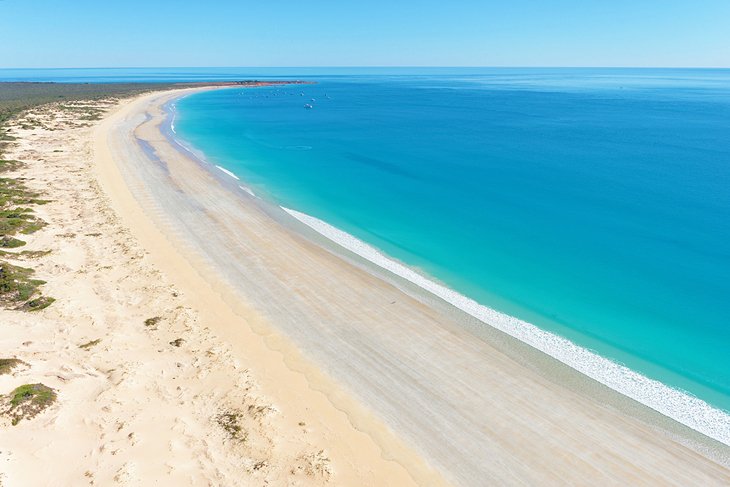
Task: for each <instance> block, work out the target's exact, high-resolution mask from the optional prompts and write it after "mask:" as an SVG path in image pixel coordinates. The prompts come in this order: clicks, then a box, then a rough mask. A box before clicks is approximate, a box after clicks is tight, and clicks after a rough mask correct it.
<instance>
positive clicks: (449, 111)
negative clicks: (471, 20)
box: [0, 68, 730, 410]
mask: <svg viewBox="0 0 730 487" xmlns="http://www.w3.org/2000/svg"><path fill="white" fill-rule="evenodd" d="M19 73H20V74H19ZM240 78H258V79H267V78H278V79H281V78H290V79H291V78H297V79H305V80H310V81H315V82H316V83H317V84H313V85H290V86H279V87H267V88H256V89H228V90H219V91H211V92H205V93H200V94H196V95H193V96H189V97H187V98H184V99H182V100H180V101H178V102H177V104H176V120H175V128H176V131H177V134H178V135H179V136H180V137H181V138H183V139H184V140H186V141H187V142H188V143H190V144H192V145H193V146H194V147H195V148H196V149H198V150H200V151H202V152H203V153H204V154H205V157H206V159H208V160H209V161H210V162H212V163H214V164H217V165H220V166H222V167H224V168H226V169H228V170H230V171H232V172H234V173H235V174H237V175H238V176H239V177H240V178H241V179H242V180H243V181H244V182H245V184H246V185H247V186H249V187H251V188H252V189H253V190H254V191H255V192H256V193H257V194H258V195H262V196H263V197H266V198H269V199H271V200H272V201H274V202H276V203H277V204H280V205H282V206H285V207H287V208H293V209H295V210H298V211H301V212H303V213H307V214H309V215H312V216H314V217H317V218H319V219H322V220H324V221H326V222H329V223H330V224H332V225H334V226H336V227H338V228H340V229H342V230H344V231H346V232H348V233H350V234H353V235H355V236H356V237H358V238H360V239H362V240H364V241H366V242H368V243H370V244H371V245H373V246H375V247H377V248H379V249H381V250H382V251H384V252H385V253H387V254H389V255H391V256H393V257H395V258H396V259H398V260H400V261H402V262H404V263H406V264H408V265H409V266H412V267H414V268H418V269H419V270H420V271H421V272H423V273H425V274H427V275H429V276H433V277H435V278H436V279H438V280H440V281H441V282H443V283H445V284H446V285H448V286H449V287H451V288H453V289H455V290H457V291H459V292H461V293H463V294H465V295H467V296H469V297H471V298H473V299H475V300H476V301H478V302H480V303H482V304H484V305H486V306H489V307H491V308H494V309H497V310H499V311H502V312H504V313H507V314H509V315H512V316H515V317H518V318H521V319H523V320H525V321H528V322H530V323H533V324H535V325H537V326H539V327H541V328H543V329H545V330H548V331H551V332H554V333H555V334H558V335H560V336H563V337H565V338H568V339H570V340H572V341H574V342H575V343H577V344H579V345H582V346H584V347H586V348H588V349H591V350H594V351H596V352H598V353H599V354H601V355H603V356H605V357H608V358H611V359H614V360H615V361H617V362H620V363H623V364H625V365H627V366H629V367H630V368H632V369H634V370H637V371H639V372H641V373H643V374H644V375H647V376H648V377H651V378H655V379H658V380H661V381H663V382H664V383H666V384H669V385H671V386H674V387H677V388H680V389H683V390H686V391H689V392H690V393H692V394H694V395H696V396H698V397H700V398H702V399H704V400H706V401H707V402H709V403H711V404H713V405H715V406H718V407H720V408H723V409H726V410H730V70H674V69H483V68H480V69H468V68H464V69H441V70H439V69H428V70H426V69H380V70H373V69H319V70H316V69H310V70H305V69H301V68H289V69H279V70H276V69H253V68H252V69H247V70H235V69H231V70H169V69H168V70H121V71H113V72H112V71H109V70H106V71H105V70H82V71H79V70H43V71H41V72H29V71H24V70H0V80H2V79H6V80H7V79H43V80H53V81H78V80H83V81H88V82H100V81H101V82H118V81H150V80H151V81H175V80H177V81H190V80H198V81H200V80H206V79H240ZM305 104H310V105H312V107H313V108H311V109H308V108H305V107H304V105H305Z"/></svg>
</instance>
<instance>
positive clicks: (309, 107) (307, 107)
mask: <svg viewBox="0 0 730 487" xmlns="http://www.w3.org/2000/svg"><path fill="white" fill-rule="evenodd" d="M304 108H306V109H307V110H310V109H312V108H314V107H313V106H312V105H310V104H309V103H305V104H304Z"/></svg>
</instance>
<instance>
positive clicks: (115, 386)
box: [0, 102, 426, 486]
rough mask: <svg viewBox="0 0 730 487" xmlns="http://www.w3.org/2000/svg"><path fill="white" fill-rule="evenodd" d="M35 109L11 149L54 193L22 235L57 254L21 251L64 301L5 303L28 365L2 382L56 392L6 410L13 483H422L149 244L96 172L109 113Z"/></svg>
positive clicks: (25, 173)
mask: <svg viewBox="0 0 730 487" xmlns="http://www.w3.org/2000/svg"><path fill="white" fill-rule="evenodd" d="M90 105H93V106H100V104H99V103H90ZM101 105H102V106H104V108H108V109H111V110H112V111H114V110H118V102H109V103H108V104H107V103H104V104H101ZM27 116H28V117H31V118H34V119H37V120H41V121H42V124H43V127H41V128H36V129H33V130H23V129H21V128H20V125H21V124H20V122H18V123H17V124H16V128H15V129H14V130H13V134H14V135H16V136H17V137H18V138H19V143H18V145H17V147H15V148H14V149H13V150H12V152H11V153H8V154H7V155H8V156H9V157H11V158H16V159H19V160H22V161H25V162H26V163H27V164H26V167H25V168H23V169H22V170H21V171H20V172H19V173H18V174H16V175H17V176H22V177H25V178H28V179H29V180H28V181H27V183H28V185H29V186H31V187H32V188H35V189H39V190H41V191H43V192H44V196H45V197H46V198H48V199H52V200H53V202H52V203H50V204H48V205H44V206H41V207H39V208H38V210H37V211H38V214H39V216H41V217H42V218H43V219H44V220H45V221H47V222H48V223H49V225H48V226H47V227H46V228H45V229H43V230H41V231H39V232H37V233H36V234H34V235H32V236H29V238H27V240H28V242H29V243H28V245H27V247H24V249H28V250H34V249H38V250H51V253H50V254H49V255H47V256H44V257H41V258H38V259H36V260H34V261H33V262H32V263H29V262H27V261H25V262H24V261H22V260H17V261H13V263H16V264H19V265H26V266H29V267H34V268H35V269H36V270H37V275H38V277H39V278H42V279H45V280H46V281H48V284H47V285H45V286H44V293H45V294H47V295H49V296H53V297H55V298H56V302H55V303H54V304H53V305H52V306H51V307H49V308H47V309H45V310H43V311H40V312H35V313H23V312H19V311H0V323H1V324H2V333H1V334H0V358H7V357H17V358H19V359H21V360H23V361H24V362H26V363H27V364H28V366H23V367H20V368H17V369H16V370H15V371H14V373H13V374H11V375H0V394H6V393H8V392H10V391H11V390H12V389H14V388H15V387H17V386H19V385H21V384H26V383H36V382H42V383H44V384H46V385H48V386H50V387H52V388H54V389H55V390H56V391H57V393H58V401H57V403H56V404H55V405H53V406H52V407H51V408H49V409H48V410H46V411H44V412H43V413H41V414H40V415H38V416H37V417H35V418H34V419H31V420H23V421H21V422H20V423H19V424H18V425H16V426H11V425H10V422H9V420H8V419H7V418H0V485H3V486H44V485H48V486H78V485H104V486H106V485H170V486H184V485H201V486H202V485H221V486H231V485H303V486H305V485H314V486H316V485H376V486H377V485H388V484H390V485H414V481H413V480H412V478H411V476H410V474H409V473H408V471H407V470H406V469H404V468H403V467H401V466H400V465H398V464H397V463H395V462H393V461H389V460H384V459H383V458H382V457H381V450H380V447H379V446H378V445H377V444H376V443H375V442H374V441H373V440H372V439H371V438H369V437H368V436H367V435H365V434H363V433H361V432H359V431H357V430H356V429H354V428H353V427H352V425H351V424H350V423H349V422H348V419H347V416H346V415H345V414H344V413H342V412H340V411H338V410H337V409H336V408H334V407H333V406H332V404H331V403H330V402H329V401H328V399H327V398H326V396H324V395H323V394H321V393H319V392H317V391H316V390H314V389H312V388H311V387H310V385H309V384H308V383H307V381H306V378H305V377H304V376H302V375H301V374H300V373H298V372H296V371H292V370H290V369H289V368H288V367H287V366H286V365H285V363H284V361H283V358H282V356H281V354H280V353H279V352H278V351H272V350H270V349H269V348H268V347H266V346H265V344H264V342H263V340H262V338H261V337H260V336H258V335H255V334H253V333H252V332H251V331H250V330H249V329H247V327H246V321H245V320H246V317H241V316H238V315H235V314H233V313H232V312H231V310H230V309H229V308H228V307H226V305H225V304H224V303H222V302H220V298H218V297H217V295H216V293H215V292H214V290H213V289H212V288H210V286H209V285H208V284H207V283H205V282H203V281H202V280H200V278H199V277H198V276H197V275H195V273H194V271H192V270H191V269H190V268H189V267H185V266H184V265H181V266H178V265H177V262H176V260H175V257H174V256H173V255H170V254H168V253H167V252H166V250H165V243H164V241H163V240H164V239H162V238H161V237H160V238H161V242H160V246H159V247H155V248H154V250H153V251H155V252H159V255H156V256H154V257H153V256H152V255H150V252H149V250H152V249H146V248H145V247H143V246H142V245H141V244H140V240H138V239H137V238H136V236H135V233H134V232H130V229H129V227H127V226H126V225H124V224H123V222H122V220H120V218H119V211H123V210H124V209H125V206H124V205H123V204H117V205H115V206H114V207H112V206H111V205H110V200H109V197H108V196H107V194H106V193H105V192H104V191H103V190H102V189H101V187H100V185H99V183H98V179H97V178H98V174H97V173H96V167H97V166H96V163H97V162H100V160H99V159H95V158H94V139H93V135H94V133H95V132H97V131H98V129H97V128H96V126H89V125H90V124H89V123H87V122H80V121H76V120H74V119H73V117H74V115H73V114H72V113H70V112H68V111H66V110H61V109H59V108H58V107H51V108H48V107H43V108H39V109H36V110H33V111H32V112H31V113H29V114H27ZM104 162H105V163H108V162H109V161H108V160H104ZM107 169H109V168H108V167H107ZM11 176H13V175H12V174H11ZM117 203H118V201H117ZM131 214H134V213H133V212H132V213H130V215H131ZM137 223H138V225H135V229H134V230H135V231H139V230H142V231H144V225H143V224H142V223H141V222H137ZM155 238H158V237H155ZM158 260H163V261H164V263H165V264H168V263H169V264H170V265H171V266H172V268H173V273H172V274H170V273H169V272H163V271H162V266H158V265H156V263H157V261H158ZM154 317H160V318H161V319H160V320H159V321H158V322H157V323H155V324H153V325H152V326H146V325H145V320H146V319H148V318H154ZM227 328H236V329H238V330H239V331H240V333H237V335H236V338H237V340H240V341H239V342H237V344H236V345H237V346H235V347H232V346H231V343H229V342H228V341H227V340H223V339H222V338H221V335H220V334H219V333H218V332H219V331H220V330H225V329H227ZM178 338H182V341H181V342H177V343H178V344H179V346H176V344H175V343H174V342H175V340H177V339H178ZM94 340H99V342H98V343H97V344H96V345H92V346H89V347H87V348H80V347H79V346H80V345H84V344H87V343H89V342H91V341H94ZM171 342H172V343H171ZM225 424H228V426H229V430H230V431H227V430H226V429H225V428H224V427H223V425H225ZM230 426H238V427H240V428H241V429H240V432H239V433H237V434H235V437H232V435H231V431H233V430H232V429H231V428H230ZM413 458H414V461H415V462H416V463H418V462H421V464H422V465H424V467H423V468H424V469H425V468H426V467H425V464H423V462H422V461H420V460H419V459H418V458H417V457H415V456H414V457H413Z"/></svg>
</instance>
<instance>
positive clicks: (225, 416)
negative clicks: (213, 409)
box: [215, 409, 248, 442]
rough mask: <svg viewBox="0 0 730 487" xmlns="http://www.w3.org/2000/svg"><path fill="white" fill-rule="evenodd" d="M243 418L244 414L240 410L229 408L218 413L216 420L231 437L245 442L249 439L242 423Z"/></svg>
mask: <svg viewBox="0 0 730 487" xmlns="http://www.w3.org/2000/svg"><path fill="white" fill-rule="evenodd" d="M242 418H243V415H242V414H241V412H240V411H237V410H235V409H228V410H225V411H222V412H220V413H219V414H217V415H216V416H215V422H216V423H217V424H218V426H220V427H221V428H223V430H224V431H225V432H226V433H227V434H228V437H229V438H230V439H232V440H238V441H241V442H245V441H246V440H247V439H248V433H246V432H245V431H244V429H243V426H242V425H241V420H242Z"/></svg>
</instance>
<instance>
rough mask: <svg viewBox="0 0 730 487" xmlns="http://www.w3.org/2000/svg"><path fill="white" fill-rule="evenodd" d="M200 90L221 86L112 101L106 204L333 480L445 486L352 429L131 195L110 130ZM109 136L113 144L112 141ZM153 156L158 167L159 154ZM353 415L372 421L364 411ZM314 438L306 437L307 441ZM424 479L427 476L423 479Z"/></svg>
mask: <svg viewBox="0 0 730 487" xmlns="http://www.w3.org/2000/svg"><path fill="white" fill-rule="evenodd" d="M206 89H219V88H215V87H214V88H194V89H190V90H182V91H180V90H175V91H172V92H166V93H154V94H150V95H143V96H141V97H138V98H135V99H133V100H130V101H128V102H127V103H125V104H123V105H121V106H120V107H118V109H117V111H115V112H114V113H112V114H111V115H110V116H108V117H107V118H105V120H104V121H103V122H102V124H100V125H99V126H97V127H96V130H95V136H94V139H95V140H94V146H95V154H96V156H97V157H96V168H95V170H96V174H97V178H98V180H99V182H100V184H101V186H102V187H103V188H104V189H105V192H106V193H107V195H108V196H109V197H110V199H111V203H112V207H113V208H114V209H115V210H116V211H117V213H118V214H120V217H121V218H122V220H123V221H124V223H125V224H126V225H127V227H128V228H130V230H131V231H132V233H133V234H134V235H135V236H136V237H137V238H138V239H139V240H140V241H141V242H142V244H143V245H144V247H145V248H146V249H147V250H148V252H149V254H150V258H151V260H152V261H153V262H154V264H155V265H156V267H158V268H160V269H161V270H162V271H163V272H164V273H165V274H167V275H170V276H172V277H173V279H174V280H175V282H176V283H177V284H178V286H179V287H180V288H181V289H182V290H183V291H187V295H188V296H190V297H191V301H192V305H193V306H194V307H195V308H196V309H198V310H200V313H201V315H202V319H206V320H207V321H208V322H210V323H211V325H210V326H211V328H213V329H214V330H215V331H216V333H218V334H219V336H221V337H223V338H224V340H225V341H226V342H227V343H230V344H232V346H233V347H234V349H236V350H237V352H238V354H239V355H240V356H241V357H242V359H243V358H245V360H246V361H247V362H248V363H250V364H251V366H252V367H254V368H255V370H256V371H257V372H259V384H260V386H261V389H262V390H263V391H265V392H266V393H267V394H268V395H269V397H274V398H275V408H276V409H277V410H278V411H279V412H280V413H281V414H282V415H284V416H285V417H287V418H289V420H290V421H291V420H293V419H295V418H297V417H302V416H308V418H309V420H308V421H307V423H306V424H307V427H306V431H307V433H308V435H310V436H313V437H314V438H316V440H317V442H318V443H320V444H327V447H328V454H330V455H331V456H332V458H331V465H332V468H333V470H334V477H335V479H336V482H338V483H344V484H360V483H362V484H365V485H385V484H388V483H390V482H395V483H396V484H398V485H418V484H428V485H448V484H447V483H446V482H445V481H444V480H443V479H442V478H441V477H440V476H439V475H438V474H437V473H436V472H434V471H433V470H432V469H431V468H429V467H428V466H426V465H425V464H423V462H422V461H421V460H420V459H419V458H418V457H417V456H415V455H414V454H413V453H412V452H411V451H410V449H409V448H407V447H405V446H404V445H403V444H401V442H400V441H399V440H397V439H395V438H392V437H390V432H389V431H388V430H387V429H386V428H384V427H383V426H381V425H379V424H377V423H375V422H374V424H373V426H372V429H373V430H374V431H377V432H378V433H377V434H378V435H380V437H381V439H379V441H378V442H374V441H373V438H372V434H370V432H368V433H367V434H364V433H363V432H362V431H361V430H359V429H358V428H357V427H353V424H352V420H351V417H350V415H351V414H352V413H351V411H352V412H356V411H358V407H359V406H358V405H356V404H355V403H354V402H352V401H351V400H350V399H349V398H345V397H342V398H341V400H342V401H343V403H345V404H347V407H346V408H341V407H340V404H338V405H335V404H333V403H332V402H331V401H330V398H329V397H328V396H327V395H325V394H323V393H322V392H321V391H322V389H328V388H331V387H332V386H331V385H330V384H329V380H328V378H326V377H323V376H321V374H319V372H318V371H317V370H314V369H313V368H312V367H311V366H310V365H309V363H308V362H306V361H305V360H303V359H301V358H300V356H299V353H298V351H297V350H296V349H295V348H294V347H293V346H291V345H290V344H289V343H288V342H287V340H286V339H285V338H283V337H281V336H278V335H277V334H276V332H275V331H273V330H271V329H268V328H267V331H266V333H261V332H260V330H261V328H260V327H266V326H267V325H265V324H264V323H263V322H264V320H263V319H262V317H261V316H260V315H259V314H258V313H256V312H255V311H254V310H252V309H251V308H250V307H249V306H248V305H247V304H246V303H241V302H239V303H237V305H236V306H232V305H231V301H232V298H231V296H230V295H229V293H227V292H225V291H224V290H223V289H221V286H220V285H221V282H220V278H219V277H218V276H215V275H212V274H211V273H209V272H208V270H207V269H205V267H204V266H202V265H201V262H199V261H198V262H192V261H191V260H189V255H183V252H184V251H183V249H182V247H185V245H182V246H181V245H180V244H181V242H180V240H179V239H177V238H175V237H176V236H175V235H170V234H167V233H166V232H163V231H162V230H161V228H160V227H158V225H157V223H156V222H153V220H151V219H150V218H149V216H148V214H147V213H148V212H149V211H150V206H151V205H150V206H148V205H147V204H146V203H148V201H139V200H137V199H135V198H136V196H138V195H133V194H132V191H133V190H134V188H133V186H130V185H129V181H128V179H127V176H128V175H127V174H123V173H122V171H120V169H121V168H120V167H119V166H118V165H117V163H118V158H119V157H120V156H122V157H124V154H126V151H125V150H124V149H122V150H121V151H120V150H119V149H120V148H121V147H122V146H127V148H129V147H128V144H132V143H133V141H134V140H136V135H135V133H136V130H133V131H132V132H128V131H127V129H126V127H124V128H123V129H122V130H121V131H120V135H122V136H124V135H127V136H131V137H132V139H128V140H121V139H117V140H116V141H113V140H112V139H113V138H114V135H116V134H114V130H115V129H117V130H118V129H119V124H120V121H124V117H125V116H127V115H131V117H132V118H135V115H136V113H135V111H134V109H135V108H136V109H137V110H138V109H139V108H138V107H136V106H135V105H139V104H144V103H145V102H146V101H147V100H148V99H150V98H152V99H155V98H159V97H162V98H174V97H177V96H180V94H181V93H186V92H196V91H202V90H206ZM142 121H143V119H139V117H137V121H136V122H133V124H132V126H136V125H137V124H138V123H139V122H142ZM114 142H117V143H118V145H116V146H114ZM153 151H154V148H153ZM143 152H144V150H143ZM158 158H159V160H160V162H161V163H162V164H163V165H164V164H165V160H164V158H161V157H159V156H158ZM163 170H164V169H163ZM320 376H321V377H320ZM359 414H360V415H361V416H362V417H363V418H365V419H366V420H367V421H371V420H370V419H369V418H368V416H369V415H368V414H367V413H366V412H360V413H359ZM310 423H311V424H310ZM299 424H300V425H301V424H302V423H301V422H300V423H299ZM287 436H288V434H287ZM314 438H310V441H312V440H313V439H314ZM289 441H291V440H288V439H286V442H287V443H288V442H289ZM383 447H387V448H389V449H390V451H391V452H397V455H395V456H393V455H389V454H386V453H385V452H384V451H383ZM328 460H329V459H328ZM401 461H402V462H407V463H409V464H412V465H413V467H414V468H412V469H405V468H404V467H403V465H402V464H401V463H400V462H401ZM414 474H415V475H414ZM414 478H415V479H418V480H414ZM426 479H430V480H429V481H427V482H426V481H425V480H426Z"/></svg>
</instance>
